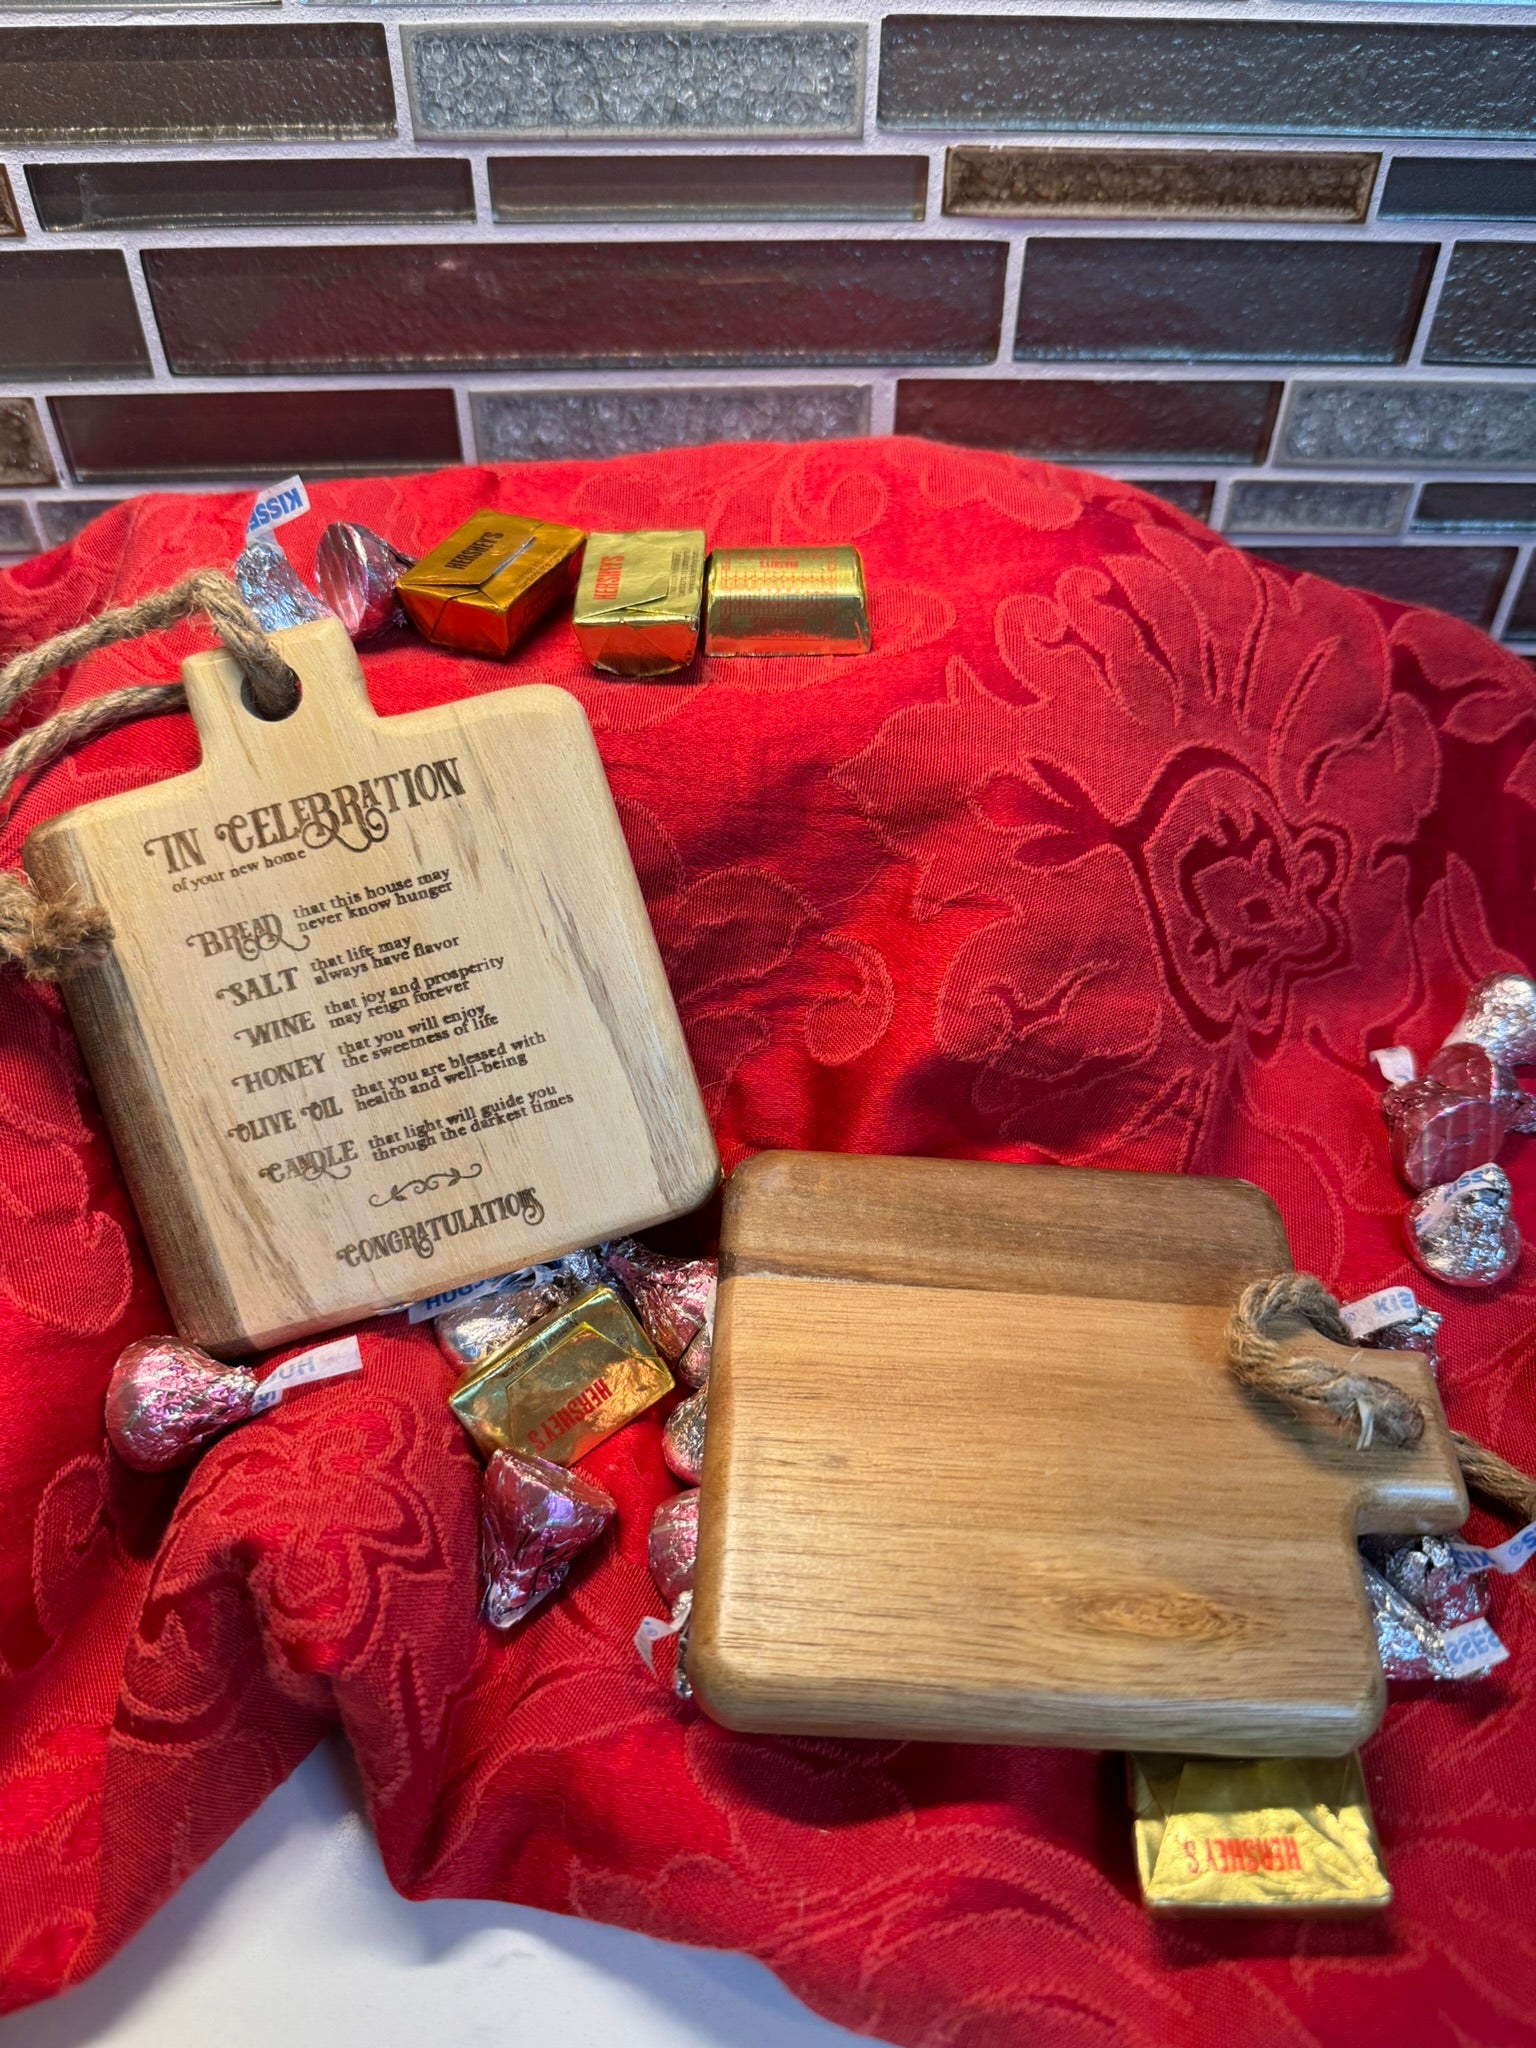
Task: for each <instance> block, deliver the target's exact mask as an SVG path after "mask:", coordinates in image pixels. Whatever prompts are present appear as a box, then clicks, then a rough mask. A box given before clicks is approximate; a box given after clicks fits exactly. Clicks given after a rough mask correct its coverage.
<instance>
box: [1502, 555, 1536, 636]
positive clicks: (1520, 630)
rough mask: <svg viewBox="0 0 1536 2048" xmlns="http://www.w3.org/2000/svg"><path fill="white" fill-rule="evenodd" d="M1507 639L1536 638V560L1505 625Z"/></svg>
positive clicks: (1521, 586) (1526, 576) (1528, 570)
mask: <svg viewBox="0 0 1536 2048" xmlns="http://www.w3.org/2000/svg"><path fill="white" fill-rule="evenodd" d="M1504 637H1505V638H1506V639H1507V640H1536V562H1532V563H1531V565H1530V567H1529V568H1527V570H1526V572H1525V580H1524V581H1523V582H1522V583H1521V585H1520V588H1519V591H1518V592H1517V593H1516V596H1515V601H1514V604H1513V605H1512V606H1511V607H1510V613H1509V618H1508V621H1507V622H1506V624H1505V627H1504Z"/></svg>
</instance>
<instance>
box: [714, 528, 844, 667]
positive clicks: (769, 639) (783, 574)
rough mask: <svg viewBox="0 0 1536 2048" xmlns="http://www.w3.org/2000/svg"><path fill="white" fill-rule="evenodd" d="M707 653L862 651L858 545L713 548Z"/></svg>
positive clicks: (835, 652) (839, 652) (828, 652)
mask: <svg viewBox="0 0 1536 2048" xmlns="http://www.w3.org/2000/svg"><path fill="white" fill-rule="evenodd" d="M704 652H705V653H706V654H867V653H868V652H869V613H868V610H867V608H866V605H865V601H864V564H863V562H862V561H861V560H860V559H859V551H858V549H857V548H716V549H715V551H714V553H713V554H712V555H711V556H710V558H709V594H708V599H707V603H706V608H705V614H704Z"/></svg>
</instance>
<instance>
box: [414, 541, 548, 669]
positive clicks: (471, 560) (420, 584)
mask: <svg viewBox="0 0 1536 2048" xmlns="http://www.w3.org/2000/svg"><path fill="white" fill-rule="evenodd" d="M585 544H586V535H585V534H583V533H579V532H578V531H577V530H576V528H575V527H573V526H550V525H547V524H546V523H545V522H544V521H543V520H541V519H515V518H513V517H512V516H511V514H509V513H505V512H477V513H476V514H475V515H474V517H473V518H472V519H466V520H465V522H464V524H463V525H462V526H461V527H459V528H458V529H457V530H456V531H455V532H453V533H450V534H449V536H448V538H447V539H446V540H442V541H439V542H438V544H437V546H436V547H435V548H433V549H432V551H431V553H430V554H426V555H423V556H422V558H421V560H420V561H419V562H418V563H417V564H416V566H415V567H414V568H413V569H407V570H405V572H404V573H403V574H402V575H401V576H400V577H399V579H398V580H397V582H396V584H395V595H396V596H397V597H398V598H399V600H400V603H401V605H402V606H403V607H404V610H405V615H406V617H407V618H408V619H409V620H410V622H411V624H412V625H413V626H414V627H415V628H416V630H417V632H418V633H421V634H423V635H424V636H425V637H426V638H427V639H428V640H434V641H436V643H437V644H438V646H439V647H457V648H460V649H462V650H463V652H464V653H466V654H507V653H510V652H511V650H512V648H513V647H515V646H516V644H517V642H518V641H519V640H521V638H522V637H523V635H524V634H525V633H526V632H527V631H528V630H529V628H530V627H531V626H534V625H537V623H538V621H539V620H540V619H542V618H543V616H544V614H545V613H546V612H548V611H551V610H553V608H554V607H555V606H556V605H557V604H559V602H560V600H561V599H562V598H564V597H566V596H568V595H569V593H570V592H571V591H572V590H574V589H575V587H576V579H577V577H578V576H579V575H580V573H581V554H582V549H583V547H584V546H585Z"/></svg>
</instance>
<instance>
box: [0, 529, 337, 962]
mask: <svg viewBox="0 0 1536 2048" xmlns="http://www.w3.org/2000/svg"><path fill="white" fill-rule="evenodd" d="M197 611H202V612H206V613H207V614H208V617H209V619H210V620H211V622H212V624H213V629H214V631H215V633H217V635H218V637H219V639H220V640H221V641H222V642H223V644H224V646H225V647H226V648H227V649H228V650H229V652H230V653H231V654H232V655H233V656H234V658H235V660H236V661H237V662H238V663H239V665H240V667H241V669H242V670H243V672H244V674H245V678H246V683H247V686H248V688H249V691H250V699H251V706H252V709H253V710H254V711H255V713H256V715H257V717H258V718H286V717H287V716H288V714H289V713H290V712H291V711H292V710H293V709H294V707H295V706H296V705H297V703H298V701H299V679H298V677H297V676H296V675H295V674H294V672H293V670H292V669H291V668H290V667H289V666H288V664H287V662H286V661H284V660H283V658H282V656H281V655H280V654H279V653H278V651H277V649H276V648H275V647H274V646H273V644H272V642H271V641H270V640H269V639H268V638H267V636H266V634H265V633H264V632H263V631H262V629H261V627H260V626H259V625H258V624H257V623H256V620H255V618H254V617H253V615H252V613H251V611H250V610H249V608H248V607H247V605H246V603H245V600H244V599H243V598H242V597H241V595H240V592H239V591H238V590H237V589H236V587H235V583H234V579H233V578H232V577H229V576H226V575H225V574H224V572H223V571H222V570H220V569H194V570H193V571H192V573H191V574H190V575H188V576H183V577H182V579H181V581H180V582H179V583H173V584H172V585H171V586H170V588H169V589H168V590H156V591H152V592H151V593H150V595H149V596H148V597H141V598H140V599H139V601H138V602H137V603H136V604H128V605H120V606H118V607H117V608H116V609H114V610H112V611H106V612H102V613H100V614H99V615H98V616H97V617H96V618H94V619H87V620H86V621H85V623H84V625H80V626H74V627H72V628H71V629H70V630H69V632H67V633H58V634H55V636H54V637H53V639H51V640H45V641H44V642H43V643H42V645H41V646H40V647H32V648H28V649H27V650H26V651H25V652H24V653H22V654H18V655H17V656H16V657H15V659H14V660H12V661H10V662H8V663H7V664H6V666H5V667H4V668H3V669H0V719H3V718H5V717H7V716H8V715H9V713H10V712H11V710H12V709H13V708H14V706H15V705H17V704H19V703H20V702H21V700H22V698H23V697H25V696H26V694H27V692H28V691H29V690H30V689H32V688H33V686H34V685H35V684H37V683H40V682H41V681H42V680H43V678H44V677H45V676H49V675H52V674H53V672H54V671H55V670H56V669H61V668H68V667H69V666H71V665H72V664H73V663H74V662H77V661H83V660H84V659H85V657H86V656H87V655H88V654H95V653H96V652H97V651H98V650H99V649H100V648H103V647H111V646H113V645H114V644H115V643H116V642H117V641H119V640H134V639H137V638H139V637H140V636H141V635H142V634H145V633H158V632H160V631H161V630H162V629H163V628H164V627H166V626H174V625H175V624H176V623H177V622H178V620H181V619H185V618H189V617H190V616H191V614H192V613H193V612H197ZM186 703H187V693H186V691H185V689H184V688H183V687H182V685H181V684H180V683H159V684H148V685H143V686H140V687H137V688H132V689H126V690H112V691H109V692H108V693H107V695H106V696H104V697H92V698H90V699H89V700H88V701H87V702H86V703H84V704H74V705H71V706H70V707H69V708H68V709H67V710H64V711H59V712H56V713H55V714H54V716H53V717H52V718H45V719H43V720H41V721H40V722H39V723H38V724H37V725H34V726H32V727H31V728H30V730H28V731H27V732H24V733H23V734H22V735H21V737H20V739H17V740H13V741H12V743H11V744H10V746H8V747H7V748H6V749H5V750H4V752H3V753H0V807H3V806H4V805H5V804H6V801H7V798H8V797H9V793H10V791H11V789H12V788H13V787H14V785H15V784H16V783H17V782H19V781H20V780H21V778H22V777H23V776H25V775H29V774H31V773H32V772H33V770H35V769H38V768H43V767H46V766H47V764H48V763H49V762H50V761H54V760H57V759H58V757H59V755H60V754H63V753H66V752H67V751H68V750H69V749H70V748H71V747H76V746H79V745H80V744H81V743H82V742H83V741H85V740H88V739H93V738H94V737H95V735H96V734H97V733H102V732H114V731H116V729H117V728H118V727H119V726H122V725H129V724H131V723H132V722H133V721H134V720H135V719H138V718H153V717H156V716H158V715H159V714H160V713H162V712H167V711H183V710H185V709H186ZM111 943H112V924H111V920H110V919H109V918H108V916H107V913H106V912H105V911H104V910H103V909H102V908H101V907H100V906H99V905H98V904H93V903H86V902H84V901H83V900H82V899H81V898H79V897H78V896H74V895H69V896H62V897H56V898H54V899H53V900H51V901H44V900H43V899H42V898H41V897H39V896H37V895H36V894H34V892H33V890H32V889H31V887H30V886H29V884H28V883H27V881H26V879H25V877H23V876H22V875H20V874H18V873H16V872H15V871H14V870H13V869H9V868H0V961H3V960H10V961H14V962H15V964H16V965H17V966H18V967H20V969H21V971H22V973H23V974H24V975H25V976H26V977H27V979H28V980H29V981H57V980H59V979H61V978H62V977H63V976H64V975H66V974H69V973H71V972H72V971H73V970H74V969H75V968H77V967H82V966H84V965H86V964H87V963H88V962H89V961H93V960H99V959H101V957H102V956H103V954H104V953H105V952H106V950H107V948H108V947H109V946H110V945H111Z"/></svg>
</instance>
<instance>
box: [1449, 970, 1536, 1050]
mask: <svg viewBox="0 0 1536 2048" xmlns="http://www.w3.org/2000/svg"><path fill="white" fill-rule="evenodd" d="M1445 1042H1446V1044H1447V1045H1480V1046H1481V1047H1482V1048H1483V1050H1484V1052H1486V1053H1487V1054H1488V1055H1489V1056H1490V1057H1491V1058H1493V1059H1496V1060H1497V1061H1498V1062H1499V1064H1500V1066H1503V1067H1529V1066H1533V1065H1536V981H1532V979H1531V977H1530V976H1529V975H1528V974H1490V975H1487V976H1485V977H1484V979H1483V980H1482V981H1480V982H1478V984H1477V986H1476V987H1475V988H1474V989H1473V991H1472V993H1471V994H1470V995H1469V996H1468V997H1467V1007H1466V1009H1465V1010H1464V1011H1463V1012H1462V1016H1461V1022H1460V1023H1459V1024H1458V1025H1457V1026H1456V1029H1455V1030H1454V1031H1453V1032H1452V1033H1451V1035H1450V1037H1449V1038H1448V1039H1447V1040H1446V1041H1445Z"/></svg>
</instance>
